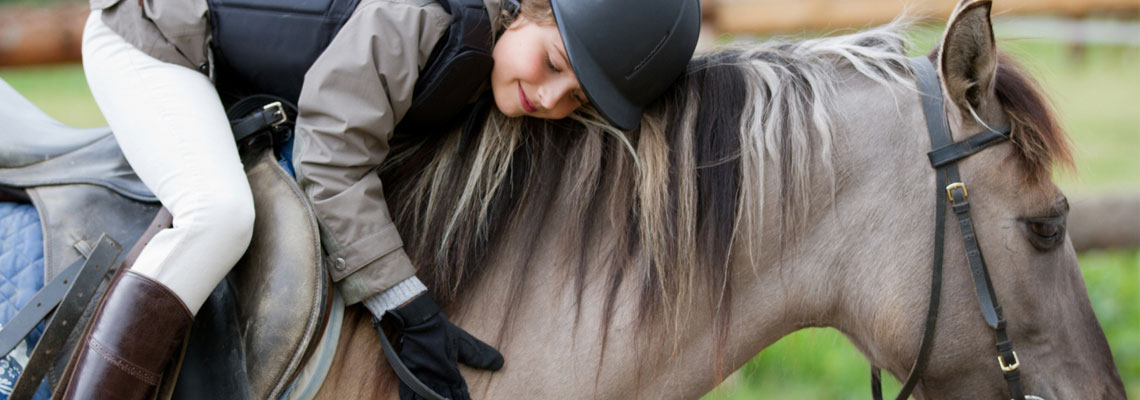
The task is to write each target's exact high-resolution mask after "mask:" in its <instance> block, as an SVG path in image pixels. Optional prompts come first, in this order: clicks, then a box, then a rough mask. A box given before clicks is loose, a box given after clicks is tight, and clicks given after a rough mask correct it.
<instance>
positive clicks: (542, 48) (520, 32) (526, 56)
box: [491, 16, 586, 119]
mask: <svg viewBox="0 0 1140 400" xmlns="http://www.w3.org/2000/svg"><path fill="white" fill-rule="evenodd" d="M492 57H493V58H494V59H495V66H494V68H492V69H491V91H492V92H493V94H494V96H495V105H496V106H497V107H498V108H499V111H501V112H502V113H503V114H504V115H506V116H508V117H521V116H524V115H526V116H530V117H536V118H547V119H562V118H565V117H566V116H567V115H570V113H572V112H574V110H576V109H578V107H580V106H581V105H583V104H585V103H586V94H585V93H584V92H582V87H581V85H579V84H578V77H577V76H575V75H574V70H573V69H572V68H570V60H569V58H567V57H566V49H565V48H563V45H562V37H561V36H560V35H559V33H558V27H557V26H554V25H540V24H536V23H533V22H530V21H528V20H527V19H526V18H525V17H522V16H520V17H519V18H518V19H517V20H515V22H514V23H512V24H511V26H510V27H509V28H507V31H506V32H503V34H502V36H500V37H499V41H498V42H497V43H495V48H494V50H493V51H492Z"/></svg>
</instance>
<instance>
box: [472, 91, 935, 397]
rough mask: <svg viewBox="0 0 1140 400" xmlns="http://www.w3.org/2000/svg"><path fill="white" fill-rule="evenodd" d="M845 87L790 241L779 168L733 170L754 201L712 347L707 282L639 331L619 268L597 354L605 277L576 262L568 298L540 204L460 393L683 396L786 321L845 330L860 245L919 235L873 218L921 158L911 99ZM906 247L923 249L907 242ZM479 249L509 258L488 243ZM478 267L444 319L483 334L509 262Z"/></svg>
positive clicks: (698, 390) (567, 272)
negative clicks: (520, 275) (538, 228)
mask: <svg viewBox="0 0 1140 400" xmlns="http://www.w3.org/2000/svg"><path fill="white" fill-rule="evenodd" d="M850 84H851V85H859V83H850ZM845 89H846V90H843V91H842V93H841V94H842V95H841V96H840V97H841V98H840V99H837V104H838V106H839V109H840V114H838V115H836V117H835V118H836V125H837V126H838V128H839V130H838V131H837V132H836V133H835V135H836V138H835V143H836V144H835V157H834V160H833V162H834V165H833V168H834V169H835V171H837V172H838V174H839V175H838V176H840V179H837V180H835V181H834V182H833V181H832V180H830V179H825V180H813V181H812V182H813V185H815V186H818V187H813V188H812V190H811V193H813V195H818V196H817V198H816V199H813V202H812V208H811V210H810V212H809V213H808V214H807V218H806V224H805V227H804V229H803V230H802V231H801V232H799V233H798V234H797V237H795V238H794V239H795V240H794V241H792V242H786V243H784V245H781V244H780V243H781V241H780V239H778V238H779V237H780V234H781V230H780V228H779V227H781V226H782V225H781V223H782V221H781V219H780V212H781V204H780V203H779V202H778V201H777V199H779V189H778V188H779V187H780V186H779V184H778V183H779V178H778V177H775V176H773V175H771V173H770V172H768V173H767V175H766V176H764V178H763V180H764V181H765V182H763V183H745V184H755V185H758V186H759V189H760V190H761V191H762V192H763V198H764V199H765V201H764V202H763V203H764V204H759V205H752V206H753V209H752V210H749V211H750V212H751V211H756V210H763V213H757V214H755V215H754V216H755V217H756V219H754V220H753V221H752V222H751V223H746V224H745V225H742V227H741V229H742V230H748V229H751V230H752V231H751V233H752V235H739V236H738V239H737V243H736V245H735V246H734V248H733V249H732V254H733V255H732V259H731V264H732V270H733V271H732V276H731V285H732V288H733V295H732V299H731V303H730V304H731V308H732V313H731V315H732V319H731V322H730V324H731V325H730V329H729V330H728V337H727V340H726V341H724V342H723V347H722V348H718V347H717V346H716V345H715V343H716V340H715V339H716V338H715V337H714V336H715V333H714V329H713V324H714V323H715V320H714V313H713V312H708V309H709V308H711V304H712V302H711V300H710V298H715V296H716V295H717V294H708V293H702V294H699V295H698V296H697V297H696V298H697V299H698V301H705V303H704V304H700V305H698V306H697V307H695V310H696V311H695V312H693V313H691V314H689V315H688V316H687V318H686V319H685V320H684V321H683V323H682V324H680V326H681V329H680V330H679V331H673V330H665V331H662V330H654V329H644V330H642V329H638V328H639V326H638V322H637V320H636V317H635V316H636V310H637V301H636V299H637V298H638V295H637V293H638V291H639V290H640V287H638V286H637V285H638V284H639V283H640V280H639V279H635V278H636V277H634V278H628V277H627V279H625V280H624V281H623V283H622V285H621V286H620V287H619V293H618V295H617V299H618V301H617V302H616V305H615V306H616V308H615V310H614V317H613V322H612V325H611V326H610V329H609V334H608V335H607V336H606V341H605V350H604V360H602V356H603V350H602V345H603V343H602V338H603V335H602V334H601V329H600V328H601V326H602V321H603V314H604V311H605V310H604V299H605V298H606V297H607V296H608V295H609V294H608V293H607V292H606V288H607V285H606V284H605V283H606V282H607V279H608V277H607V276H604V274H599V273H593V274H588V275H587V276H588V277H587V279H586V281H585V287H584V293H583V295H582V301H581V304H580V305H579V304H577V301H576V299H577V296H576V293H575V287H574V284H573V283H572V282H573V280H572V279H571V277H572V276H573V274H574V272H573V267H571V266H569V265H567V260H568V259H572V257H567V254H565V249H563V247H564V246H561V245H563V244H564V243H565V238H561V237H559V234H560V232H562V224H563V221H565V220H566V218H563V217H562V216H560V215H559V208H558V207H553V208H552V211H551V214H550V215H547V217H546V219H545V220H544V221H541V223H542V224H544V228H543V229H542V235H541V237H539V238H538V240H537V242H536V243H537V246H538V250H537V251H535V252H534V256H533V257H534V258H533V259H531V260H530V263H529V265H530V266H531V268H530V269H529V271H528V274H529V276H528V277H527V279H526V280H525V286H526V288H525V290H524V291H523V293H524V298H522V299H521V301H519V303H518V304H519V306H518V309H517V311H516V313H515V314H514V316H513V317H512V320H511V321H510V323H509V324H507V327H508V329H507V330H508V337H509V338H508V340H507V341H506V342H505V343H500V349H501V350H502V351H503V353H504V356H505V358H506V360H507V363H506V366H505V367H504V369H503V370H502V371H501V372H499V373H496V374H494V376H493V377H492V375H491V374H480V373H471V371H467V372H469V374H467V376H468V377H469V383H471V388H472V393H473V394H475V395H476V396H477V397H480V398H586V397H589V398H594V397H597V398H633V397H638V398H694V397H699V396H700V395H702V394H704V393H705V392H707V391H708V390H710V389H712V387H713V386H714V385H715V384H716V383H717V382H719V381H720V380H721V379H723V378H725V377H726V375H727V374H728V373H731V371H733V370H735V369H736V368H738V367H740V366H741V365H743V364H744V363H745V362H747V361H748V360H749V359H750V358H752V357H753V356H754V355H755V354H757V353H758V352H759V351H760V350H762V349H763V348H765V347H767V346H768V345H770V344H772V343H774V342H775V341H776V340H779V339H780V338H781V337H783V336H785V335H787V334H788V333H791V332H793V331H795V330H798V329H800V328H803V327H808V326H836V327H838V328H840V329H841V330H843V331H845V332H848V333H850V331H854V330H857V329H858V327H857V324H853V323H851V321H850V319H852V317H851V315H849V314H851V313H857V312H858V310H856V309H854V308H853V307H856V306H857V302H856V305H852V304H846V303H845V300H850V296H853V295H857V294H861V293H862V292H861V290H862V289H861V288H860V287H861V285H863V284H865V283H867V280H868V279H874V277H876V276H879V275H878V274H866V272H867V269H869V268H871V269H873V268H874V267H875V266H876V265H877V264H880V265H881V264H882V263H881V262H877V261H876V260H880V261H881V257H883V255H882V254H877V253H876V252H875V250H874V249H882V248H884V246H885V244H884V243H883V241H884V240H904V239H905V238H906V236H907V235H909V236H914V237H919V238H922V239H923V240H920V241H924V240H926V239H927V236H926V235H918V234H916V232H903V231H900V232H899V233H898V234H886V235H882V234H881V233H882V232H879V230H882V229H888V228H891V226H890V225H889V224H890V223H891V221H898V220H900V219H902V220H905V219H908V218H911V215H910V214H911V213H913V212H914V211H913V210H911V209H913V208H916V207H925V205H926V200H928V196H925V193H927V192H922V193H923V194H924V195H921V196H918V198H919V199H921V200H918V201H917V203H916V200H914V198H915V197H916V196H917V195H916V194H915V193H912V192H913V190H910V189H908V188H907V185H898V184H895V185H893V186H891V185H888V183H889V182H890V181H892V180H894V179H901V180H903V181H914V180H922V179H923V176H924V175H923V174H924V173H926V172H924V171H922V170H920V171H919V172H907V171H893V172H891V168H895V167H897V166H898V165H910V164H919V165H921V163H923V162H924V160H923V157H924V155H923V152H922V151H917V150H915V151H912V149H911V147H916V148H917V147H919V146H920V145H921V144H919V143H918V141H919V140H916V139H913V138H908V137H907V136H906V135H909V133H906V132H901V133H900V132H899V131H902V130H903V129H900V128H899V127H900V126H907V127H909V126H912V125H914V126H918V125H915V124H917V123H918V122H919V121H920V120H916V117H915V116H916V115H917V118H921V114H915V113H914V112H913V111H912V110H911V109H912V108H915V107H912V106H911V105H910V102H911V101H912V98H911V97H907V96H909V94H907V93H905V92H902V91H898V90H895V91H893V92H892V91H890V90H887V89H883V88H877V89H876V86H875V85H873V84H871V85H863V86H859V87H854V88H845ZM861 92H865V93H861ZM869 105H872V106H869ZM892 132H894V133H892ZM890 135H902V136H900V137H890ZM912 136H913V135H912ZM892 143H893V145H892ZM912 153H913V154H912ZM900 157H901V159H900ZM746 161H747V160H746ZM764 162H766V163H771V162H772V161H770V160H767V161H764ZM765 170H767V171H772V170H774V168H765ZM899 187H902V189H899ZM900 208H901V209H902V210H899V209H900ZM890 210H896V211H895V212H893V213H892V212H891V211H890ZM536 223H539V222H536ZM876 224H879V225H876ZM606 227H607V225H606V224H601V230H600V231H599V232H596V233H595V234H597V235H603V236H602V237H603V238H614V240H613V241H610V240H608V239H603V240H600V241H599V243H608V242H617V240H616V237H617V235H619V234H624V232H614V231H612V230H610V229H606ZM871 231H874V232H876V235H870V232H871ZM516 239H521V238H516ZM510 240H511V239H508V241H510ZM789 243H790V244H789ZM923 244H925V243H923ZM891 247H892V248H893V247H897V246H891ZM916 247H917V248H923V247H922V245H921V244H917V242H916ZM593 257H596V258H594V259H592V260H589V261H588V262H587V264H589V265H591V266H592V267H591V268H592V269H591V272H600V271H603V270H605V268H601V267H599V265H602V263H605V262H607V261H608V260H607V259H605V258H604V257H603V255H602V254H595V255H593ZM914 257H915V258H918V257H919V256H918V255H914ZM490 262H492V263H500V264H502V263H508V262H517V261H516V259H514V258H512V257H511V255H509V254H508V255H503V254H499V255H498V256H497V257H493V258H492V259H491V260H490ZM501 266H502V265H501ZM489 271H491V272H490V273H489V275H488V276H486V277H485V278H484V280H482V281H481V283H480V284H479V285H477V287H475V288H474V289H473V291H472V293H470V294H471V296H472V297H470V300H468V301H467V305H466V307H464V308H463V310H462V311H461V312H460V313H458V315H457V317H458V318H457V319H458V321H459V323H460V324H461V325H462V326H463V327H464V328H466V329H468V330H470V331H471V332H473V333H474V334H475V335H476V336H478V337H481V338H486V339H488V341H489V342H492V343H495V342H496V341H497V338H499V333H500V327H501V326H503V325H502V323H503V316H502V310H505V309H506V308H507V306H508V304H510V303H511V302H512V301H515V300H519V299H513V298H511V296H512V290H511V288H510V287H508V286H509V284H510V282H511V281H512V278H513V277H512V274H514V273H515V272H514V271H517V269H515V268H507V267H505V266H504V268H490V269H489ZM562 282H566V283H562ZM863 286H868V285H863ZM869 286H874V285H873V284H870V285H869ZM702 299H703V300H702ZM702 307H704V308H702ZM854 318H855V319H858V318H862V317H854ZM674 334H676V336H674ZM674 338H676V339H677V340H676V341H674V340H673V339H674ZM717 354H719V355H721V356H723V357H716V355H717ZM601 361H604V362H601ZM714 363H719V365H714ZM599 364H600V365H601V369H600V370H599V369H598V367H599ZM637 387H640V389H637Z"/></svg>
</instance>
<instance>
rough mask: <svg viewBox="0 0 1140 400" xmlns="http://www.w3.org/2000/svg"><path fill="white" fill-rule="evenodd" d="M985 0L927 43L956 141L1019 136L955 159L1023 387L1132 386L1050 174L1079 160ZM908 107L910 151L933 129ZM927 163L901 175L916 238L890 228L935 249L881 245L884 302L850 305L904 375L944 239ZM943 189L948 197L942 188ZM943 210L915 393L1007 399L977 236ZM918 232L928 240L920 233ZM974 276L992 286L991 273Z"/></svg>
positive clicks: (1033, 391)
mask: <svg viewBox="0 0 1140 400" xmlns="http://www.w3.org/2000/svg"><path fill="white" fill-rule="evenodd" d="M990 7H991V2H990V1H974V2H969V1H967V2H963V4H962V5H961V6H959V8H958V10H957V11H956V12H955V14H954V15H953V17H952V18H951V21H950V24H949V25H948V27H947V29H946V32H945V34H944V36H943V39H942V41H941V43H940V44H939V47H938V49H939V50H938V51H937V52H936V53H935V54H934V55H932V56H931V57H932V59H933V61H934V65H935V66H936V69H937V74H938V78H939V81H940V84H941V87H942V89H943V95H944V100H945V107H944V108H945V110H944V112H945V115H946V118H947V120H948V122H949V126H950V130H951V132H952V136H953V139H954V141H955V142H961V141H963V140H966V139H967V138H968V137H970V136H971V135H974V134H976V133H978V132H984V131H988V130H1000V129H1001V128H1002V127H1005V126H1009V127H1010V128H1011V134H1010V139H1011V140H1008V141H1004V142H1003V143H1001V144H997V145H994V146H992V147H989V148H987V149H985V150H982V151H980V152H978V153H976V154H975V155H972V156H969V157H968V158H965V159H963V160H962V161H961V162H959V163H958V166H959V168H960V176H961V182H962V183H964V184H965V188H964V190H965V191H968V194H965V193H964V195H965V196H968V197H967V198H966V201H968V203H969V205H970V208H971V211H970V215H971V218H972V225H973V228H974V230H975V232H976V236H975V237H976V240H977V243H979V244H980V249H981V251H980V254H976V256H977V258H978V259H980V260H984V261H983V262H984V265H985V266H986V267H987V269H988V272H989V276H990V278H991V283H992V287H993V292H994V293H995V294H996V298H997V300H996V303H997V304H1000V306H1001V308H1002V309H1003V310H1002V311H1003V314H1004V317H1005V320H1006V321H1007V328H1006V332H1007V333H1008V337H1009V339H1010V340H1011V341H1012V343H1013V350H1014V351H1015V352H1016V356H1017V360H1018V361H1019V366H1018V367H1017V371H1019V372H1020V380H1021V385H1022V386H1023V387H1024V389H1025V394H1027V395H1035V396H1040V397H1042V398H1045V399H1067V398H1081V399H1094V398H1095V399H1100V398H1124V388H1123V384H1122V382H1121V379H1120V376H1119V374H1118V372H1117V370H1116V367H1115V365H1114V363H1113V359H1112V354H1111V353H1110V351H1109V347H1108V343H1107V341H1106V340H1105V337H1104V333H1103V332H1102V330H1101V328H1100V324H1099V323H1098V322H1097V319H1096V316H1095V315H1094V314H1093V310H1092V307H1091V305H1090V302H1089V298H1088V295H1087V292H1086V289H1085V285H1084V282H1083V280H1082V277H1081V271H1080V266H1079V265H1078V264H1077V256H1076V253H1075V251H1074V250H1073V246H1072V244H1071V243H1070V241H1069V238H1068V236H1067V235H1066V232H1065V218H1066V215H1067V214H1068V211H1069V205H1068V202H1067V200H1066V198H1065V196H1064V195H1063V194H1062V193H1061V191H1060V190H1059V189H1058V188H1057V186H1056V185H1054V184H1053V183H1052V181H1051V180H1050V166H1051V165H1054V164H1057V163H1061V164H1065V163H1071V160H1070V157H1069V153H1068V149H1067V146H1066V140H1067V139H1066V136H1065V134H1064V132H1063V131H1062V130H1061V129H1060V127H1059V125H1058V124H1057V122H1056V121H1055V119H1054V117H1053V116H1052V112H1051V110H1050V109H1049V107H1048V104H1047V103H1046V102H1045V101H1043V97H1042V95H1041V94H1040V92H1039V91H1038V90H1037V89H1036V87H1035V85H1034V84H1033V81H1032V79H1030V78H1029V77H1028V75H1026V74H1025V73H1023V72H1022V71H1021V70H1019V69H1018V68H1017V67H1016V66H1015V65H1013V64H1012V62H1011V61H1010V60H1008V59H1007V58H1005V57H1003V56H1001V55H999V53H998V51H997V49H996V47H995V42H994V36H993V31H992V26H991V21H990ZM914 98H917V97H914ZM916 108H917V107H916ZM912 110H913V109H912ZM904 115H910V116H917V117H915V118H909V117H908V118H904V119H908V121H909V122H908V123H907V125H910V128H909V130H911V131H913V135H917V136H915V139H917V141H915V142H910V143H911V144H913V145H915V146H918V147H922V148H921V149H916V148H910V147H909V146H907V147H906V148H907V150H906V151H916V152H917V151H921V152H923V153H925V152H926V151H929V149H930V148H929V146H930V142H928V141H925V140H922V139H923V138H925V136H926V130H927V129H926V121H925V119H924V118H922V112H921V111H914V112H913V113H906V112H904ZM930 117H931V116H929V115H928V116H927V117H926V118H930ZM938 117H941V116H938ZM895 151H899V150H895ZM880 154H881V153H880ZM904 158H906V157H904ZM909 159H910V160H911V161H912V162H913V161H915V160H914V159H913V158H909ZM920 163H922V164H926V165H923V166H917V165H916V166H914V167H915V168H924V170H923V172H922V173H918V174H916V173H914V172H913V171H909V172H903V173H900V174H899V176H902V177H904V178H903V180H909V178H916V180H915V181H914V182H912V183H913V185H914V187H915V188H916V189H915V190H918V191H919V192H920V193H921V197H920V198H913V197H911V198H912V199H914V202H913V203H912V205H914V207H915V208H916V209H920V210H923V211H922V215H921V216H916V217H917V219H911V220H910V221H909V223H910V225H909V226H897V227H896V229H897V231H899V232H908V233H905V234H906V235H908V236H912V237H908V238H903V237H901V236H900V237H896V238H895V240H897V241H898V242H899V243H900V245H901V246H902V247H910V248H915V247H917V248H923V249H927V251H928V252H916V251H908V250H900V253H901V254H908V255H911V256H910V257H908V256H900V257H899V258H897V261H892V260H891V259H890V258H891V252H889V251H888V252H886V253H883V254H879V257H886V258H887V259H886V260H883V261H881V262H879V263H876V264H877V265H878V266H879V267H881V266H882V265H884V264H886V265H890V267H889V268H885V269H882V270H878V271H867V272H869V273H870V274H872V275H874V276H875V278H873V279H878V280H880V281H879V282H878V283H874V284H873V285H872V286H870V288H866V287H865V288H864V290H873V291H879V292H881V294H880V295H878V296H875V297H876V301H877V303H876V304H874V305H871V306H868V305H867V304H858V305H854V306H853V307H855V308H856V309H859V310H862V311H868V312H869V313H863V312H861V311H855V312H853V315H859V317H857V318H870V319H872V320H874V321H875V322H874V323H873V324H872V327H870V329H869V330H866V331H862V332H860V329H859V328H856V329H844V330H845V331H847V332H848V333H849V334H850V336H851V337H852V339H853V341H855V342H856V344H857V345H858V346H859V347H860V348H862V349H863V350H864V352H865V353H866V354H867V355H868V357H869V358H870V359H871V360H872V362H873V363H875V364H876V365H880V366H883V367H884V368H886V369H888V370H889V371H891V372H892V374H894V376H895V377H897V378H899V379H905V378H906V377H907V375H908V372H909V371H910V369H911V366H912V364H913V363H914V360H915V358H916V356H917V353H918V349H919V347H920V341H921V338H922V335H923V330H924V322H925V319H926V318H925V316H926V312H927V307H926V305H927V299H928V298H929V292H930V288H931V285H930V282H931V277H930V275H931V265H930V261H929V260H930V257H931V255H932V254H936V253H934V252H933V250H932V249H933V248H934V246H937V244H936V243H935V244H934V245H931V243H933V242H934V240H933V239H932V237H933V235H931V234H930V232H931V229H932V227H933V224H934V223H933V218H930V215H932V210H934V202H933V201H931V200H933V197H934V193H935V192H934V191H935V189H927V188H930V187H931V186H933V185H932V182H934V181H935V172H934V170H932V169H931V167H930V166H929V164H927V162H926V160H922V161H920ZM950 183H953V182H950ZM937 190H938V191H939V192H940V194H939V195H941V196H946V193H947V192H946V191H944V189H941V188H939V189H937ZM885 201H890V200H885ZM961 202H962V199H959V204H960V203H961ZM951 204H953V203H952V202H951ZM946 213H947V214H946V218H947V221H948V223H947V227H946V228H945V230H944V232H943V234H944V235H945V254H944V255H943V260H944V267H943V268H944V272H943V281H942V290H941V309H940V313H939V314H938V315H939V316H938V319H937V323H936V329H935V330H934V336H933V342H932V347H931V351H930V357H929V359H928V361H927V363H926V366H925V370H924V371H923V372H922V373H921V374H920V383H919V385H918V387H917V389H916V390H915V393H916V394H918V395H919V396H920V397H922V398H1010V391H1011V389H1008V388H1007V383H1006V382H1005V379H1003V369H1002V365H999V360H998V351H997V350H995V342H996V341H999V340H995V332H996V331H995V329H994V328H993V327H991V324H990V323H987V320H986V318H984V317H983V311H982V310H983V308H984V307H983V306H980V303H982V301H980V300H979V296H978V295H977V293H976V292H978V291H979V290H978V289H976V287H978V286H977V285H976V284H975V279H978V277H977V276H976V275H972V274H971V269H972V268H974V269H975V270H976V269H977V265H974V266H971V264H970V262H968V260H967V253H968V251H967V245H966V244H964V243H966V242H968V241H969V239H966V240H964V239H963V234H962V230H961V227H960V220H959V215H958V214H957V213H956V212H955V211H952V210H949V209H948V210H947V211H946ZM927 218H929V219H927ZM915 221H917V222H915ZM925 221H930V222H925ZM898 235H901V234H896V236H898ZM915 235H917V237H913V236H915ZM884 236H886V237H891V236H892V234H890V233H888V234H886V235H884ZM919 243H923V244H924V245H919V246H915V245H916V244H919ZM895 247H899V245H896V246H895ZM924 257H925V258H924ZM903 262H905V263H908V265H901V263H903ZM980 287H982V288H983V289H982V290H981V291H983V292H984V291H985V290H984V287H985V285H984V284H983V285H980ZM1002 311H999V313H1002ZM852 325H859V324H858V323H852ZM864 327H865V326H864ZM841 329H843V328H841ZM1007 364H1008V363H1007ZM1006 367H1010V366H1009V365H1006ZM1007 369H1009V368H1007Z"/></svg>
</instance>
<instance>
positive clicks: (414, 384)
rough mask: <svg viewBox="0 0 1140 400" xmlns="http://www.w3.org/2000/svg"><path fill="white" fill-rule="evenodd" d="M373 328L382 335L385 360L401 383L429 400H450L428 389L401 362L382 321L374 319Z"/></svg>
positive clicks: (381, 341)
mask: <svg viewBox="0 0 1140 400" xmlns="http://www.w3.org/2000/svg"><path fill="white" fill-rule="evenodd" d="M372 326H373V327H374V328H376V332H377V333H379V334H380V346H381V347H383V348H384V358H386V359H388V365H390V366H392V370H393V371H396V376H397V377H398V378H400V381H401V382H404V384H405V385H408V388H410V389H412V391H413V392H416V394H418V395H420V396H421V397H423V398H425V399H427V400H449V399H447V398H446V397H443V396H440V395H439V393H436V392H435V391H434V390H431V388H429V387H427V385H425V384H424V383H423V382H421V381H420V380H419V378H416V376H415V375H414V374H412V371H410V370H408V366H407V365H404V361H402V360H400V356H399V355H397V354H396V349H395V348H393V347H392V343H391V342H389V341H388V335H385V334H384V329H383V328H381V327H380V320H379V319H376V317H372Z"/></svg>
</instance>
